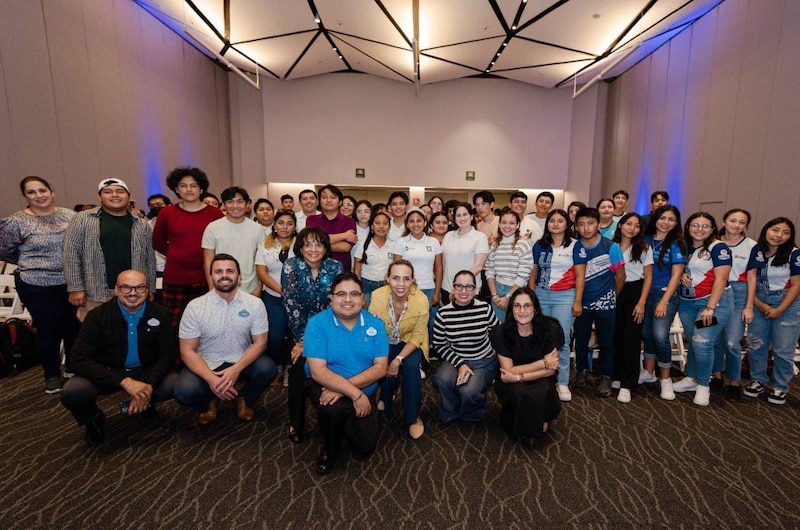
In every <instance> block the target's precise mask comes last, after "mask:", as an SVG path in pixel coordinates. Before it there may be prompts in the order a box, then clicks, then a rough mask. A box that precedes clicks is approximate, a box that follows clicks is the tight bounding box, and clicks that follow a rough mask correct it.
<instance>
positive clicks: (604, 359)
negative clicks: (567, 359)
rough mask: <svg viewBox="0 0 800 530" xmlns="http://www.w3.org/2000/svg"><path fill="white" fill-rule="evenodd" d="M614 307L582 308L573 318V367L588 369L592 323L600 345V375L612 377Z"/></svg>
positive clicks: (578, 369) (579, 369)
mask: <svg viewBox="0 0 800 530" xmlns="http://www.w3.org/2000/svg"><path fill="white" fill-rule="evenodd" d="M615 317H616V311H615V310H614V309H605V310H596V309H594V310H593V309H586V308H584V309H583V313H581V316H579V317H577V318H576V319H575V369H576V370H577V371H579V372H580V371H582V370H588V369H589V355H590V352H589V338H590V337H591V335H592V323H594V329H595V332H596V333H597V343H598V345H599V346H600V375H602V376H603V377H614V319H615Z"/></svg>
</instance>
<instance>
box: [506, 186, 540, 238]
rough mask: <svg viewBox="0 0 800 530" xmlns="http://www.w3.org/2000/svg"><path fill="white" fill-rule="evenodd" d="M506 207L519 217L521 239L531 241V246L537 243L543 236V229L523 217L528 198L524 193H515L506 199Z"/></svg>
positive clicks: (528, 218)
mask: <svg viewBox="0 0 800 530" xmlns="http://www.w3.org/2000/svg"><path fill="white" fill-rule="evenodd" d="M508 207H509V208H511V209H512V210H513V211H514V212H515V213H516V214H517V216H519V221H520V224H519V233H520V235H521V236H522V237H526V238H528V239H530V240H531V244H533V243H536V242H537V241H539V240H540V239H541V238H542V236H543V235H544V229H543V228H542V227H541V226H539V224H538V223H537V222H535V221H534V220H533V219H531V218H530V217H528V216H527V215H525V210H527V209H528V196H527V195H526V194H525V192H522V191H515V192H514V193H512V194H511V197H509V198H508Z"/></svg>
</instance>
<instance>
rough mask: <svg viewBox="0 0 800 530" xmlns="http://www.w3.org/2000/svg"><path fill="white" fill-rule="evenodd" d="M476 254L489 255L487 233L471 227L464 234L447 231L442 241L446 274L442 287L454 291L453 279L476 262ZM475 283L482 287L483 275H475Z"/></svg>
mask: <svg viewBox="0 0 800 530" xmlns="http://www.w3.org/2000/svg"><path fill="white" fill-rule="evenodd" d="M475 254H485V255H486V256H487V257H488V256H489V241H488V240H487V239H486V234H484V233H483V232H479V231H477V230H475V229H474V228H471V229H470V231H469V232H467V233H466V234H463V235H459V234H458V230H453V231H452V232H447V234H445V236H444V240H443V241H442V259H443V260H444V276H443V277H442V289H444V290H445V291H448V292H452V291H453V279H454V277H455V275H456V273H457V272H458V271H462V270H465V269H469V268H470V267H472V265H473V263H475ZM475 285H476V288H477V289H478V290H480V288H481V275H480V274H476V275H475Z"/></svg>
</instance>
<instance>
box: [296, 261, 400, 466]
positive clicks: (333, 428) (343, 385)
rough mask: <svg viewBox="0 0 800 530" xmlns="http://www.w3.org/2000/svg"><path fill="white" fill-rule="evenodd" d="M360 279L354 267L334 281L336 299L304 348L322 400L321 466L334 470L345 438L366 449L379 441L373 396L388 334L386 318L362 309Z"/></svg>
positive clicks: (313, 322) (314, 393) (311, 391)
mask: <svg viewBox="0 0 800 530" xmlns="http://www.w3.org/2000/svg"><path fill="white" fill-rule="evenodd" d="M362 296H363V291H362V289H361V281H360V280H359V279H358V276H356V275H355V274H353V273H351V272H345V273H342V274H340V275H338V276H337V277H336V278H335V279H334V280H333V283H332V284H331V294H330V297H331V305H330V307H328V309H326V310H324V311H322V312H321V313H317V314H316V315H314V316H313V317H311V319H310V320H309V321H308V324H307V325H306V332H305V335H304V337H305V338H304V341H305V344H304V346H303V354H304V355H305V356H306V360H307V361H308V365H307V366H306V373H307V374H308V375H309V376H310V377H311V379H308V380H307V381H306V388H305V390H306V394H307V395H308V396H309V397H310V399H311V402H312V403H314V404H315V405H316V406H317V423H318V425H319V429H320V431H321V432H322V436H323V438H324V444H323V446H322V447H321V448H320V452H319V456H318V457H317V472H318V473H320V474H322V475H324V474H327V473H330V472H331V470H332V469H333V466H334V465H335V464H336V458H337V457H338V454H339V448H340V446H341V444H342V440H343V438H345V437H346V438H347V440H348V441H349V442H350V445H351V447H353V449H355V450H356V451H358V452H359V453H362V454H365V455H366V454H370V453H371V452H372V451H374V450H375V447H376V446H377V444H378V418H377V416H376V415H375V414H374V413H373V410H372V404H371V403H370V398H371V396H372V394H373V393H374V392H375V389H376V388H377V381H378V380H379V379H381V378H383V377H384V376H385V375H386V370H387V368H388V355H389V340H388V338H387V335H386V330H385V328H384V326H383V321H382V320H380V319H379V318H377V317H375V316H373V315H371V314H370V313H368V312H367V311H364V310H362Z"/></svg>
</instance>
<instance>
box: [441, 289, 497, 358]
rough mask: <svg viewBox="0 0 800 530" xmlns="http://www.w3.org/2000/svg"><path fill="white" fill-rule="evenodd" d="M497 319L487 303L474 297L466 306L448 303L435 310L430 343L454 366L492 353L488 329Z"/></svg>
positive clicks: (494, 324)
mask: <svg viewBox="0 0 800 530" xmlns="http://www.w3.org/2000/svg"><path fill="white" fill-rule="evenodd" d="M499 323H500V322H499V321H498V320H497V317H496V316H495V314H494V311H493V310H492V307H491V306H490V305H489V304H487V303H486V302H482V301H480V300H475V299H473V300H472V301H471V302H470V303H469V304H468V305H466V306H460V305H456V304H455V303H450V304H447V305H446V306H444V307H442V308H441V309H439V311H438V313H436V319H435V321H434V324H433V345H434V346H435V347H436V349H437V350H438V352H439V356H440V357H441V358H442V359H444V360H445V361H447V362H449V363H450V364H452V365H453V366H455V367H456V368H458V367H460V366H461V365H462V364H464V362H465V361H475V360H478V359H486V358H487V357H491V356H492V355H494V352H493V350H492V345H491V343H490V342H489V330H490V329H491V328H493V327H494V326H496V325H498V324H499Z"/></svg>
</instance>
